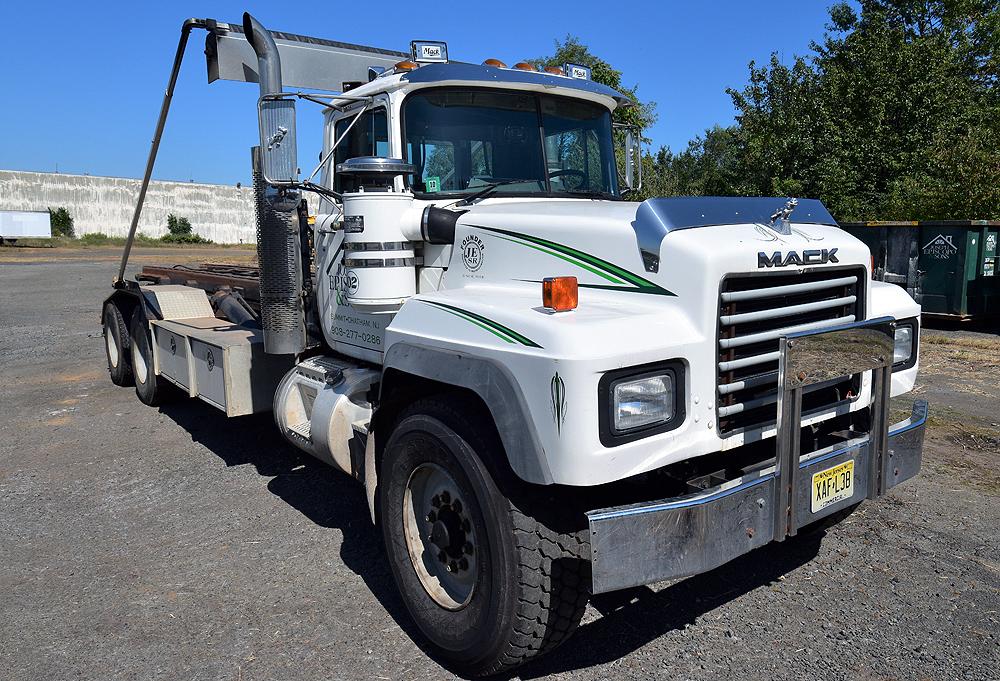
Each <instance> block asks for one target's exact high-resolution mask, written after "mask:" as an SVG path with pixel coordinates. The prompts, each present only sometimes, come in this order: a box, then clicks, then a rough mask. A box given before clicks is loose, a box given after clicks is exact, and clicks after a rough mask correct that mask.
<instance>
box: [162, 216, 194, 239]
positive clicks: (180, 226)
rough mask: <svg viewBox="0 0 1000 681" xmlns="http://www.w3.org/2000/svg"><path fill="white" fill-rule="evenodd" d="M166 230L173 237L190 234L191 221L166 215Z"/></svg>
mask: <svg viewBox="0 0 1000 681" xmlns="http://www.w3.org/2000/svg"><path fill="white" fill-rule="evenodd" d="M167 230H168V231H169V232H170V233H171V234H172V235H174V236H184V235H187V234H190V233H191V221H190V220H188V219H187V218H185V217H178V216H176V215H174V214H173V213H170V214H169V215H167Z"/></svg>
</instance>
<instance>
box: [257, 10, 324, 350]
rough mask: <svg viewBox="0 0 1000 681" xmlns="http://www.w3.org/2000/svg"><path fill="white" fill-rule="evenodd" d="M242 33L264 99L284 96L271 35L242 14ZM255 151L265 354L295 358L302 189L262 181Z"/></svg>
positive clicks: (301, 320) (302, 332)
mask: <svg viewBox="0 0 1000 681" xmlns="http://www.w3.org/2000/svg"><path fill="white" fill-rule="evenodd" d="M243 31H244V33H245V35H246V39H247V42H249V43H250V46H251V47H252V48H253V51H254V52H255V53H256V55H257V72H258V78H259V80H260V94H261V97H264V96H266V95H273V94H277V93H280V92H281V55H280V54H278V46H277V45H276V44H275V42H274V38H273V37H272V36H271V32H270V31H268V30H267V29H266V28H264V26H263V24H261V23H260V22H259V21H257V20H256V19H255V18H254V17H252V16H250V13H249V12H246V13H244V14H243ZM266 144H267V141H266V140H261V145H262V146H261V147H256V148H255V149H254V150H253V154H252V160H253V170H254V173H253V180H254V181H253V189H254V198H255V199H256V201H255V207H256V212H257V261H258V263H260V312H261V315H260V316H261V327H262V328H263V329H264V351H265V352H267V353H268V354H273V355H296V354H298V353H300V352H302V351H303V350H304V349H305V347H306V325H305V307H304V304H303V298H302V279H303V272H306V271H308V269H307V268H306V267H305V266H304V263H303V260H304V254H303V253H302V251H301V241H300V238H299V229H300V222H301V221H300V217H299V211H298V207H299V203H300V201H301V196H300V194H299V192H298V191H296V190H294V189H288V188H278V187H274V186H271V185H269V184H267V183H266V182H265V181H264V173H263V170H262V164H263V161H262V153H261V149H262V147H263V146H264V145H266ZM280 153H285V154H289V158H288V159H287V161H288V166H289V167H292V168H294V167H295V148H294V146H291V145H289V146H287V147H285V148H283V149H282V150H281V152H280Z"/></svg>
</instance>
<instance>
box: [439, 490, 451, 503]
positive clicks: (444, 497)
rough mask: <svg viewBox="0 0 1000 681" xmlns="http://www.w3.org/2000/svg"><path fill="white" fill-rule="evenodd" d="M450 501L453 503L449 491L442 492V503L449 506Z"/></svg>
mask: <svg viewBox="0 0 1000 681" xmlns="http://www.w3.org/2000/svg"><path fill="white" fill-rule="evenodd" d="M449 501H451V495H450V494H448V490H445V491H443V492H441V503H442V504H447V503H448V502H449Z"/></svg>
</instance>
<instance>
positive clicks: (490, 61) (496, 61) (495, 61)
mask: <svg viewBox="0 0 1000 681" xmlns="http://www.w3.org/2000/svg"><path fill="white" fill-rule="evenodd" d="M483 66H495V67H497V68H498V69H505V68H507V65H506V64H504V63H503V62H502V61H500V60H499V59H492V58H490V59H487V60H486V61H484V62H483Z"/></svg>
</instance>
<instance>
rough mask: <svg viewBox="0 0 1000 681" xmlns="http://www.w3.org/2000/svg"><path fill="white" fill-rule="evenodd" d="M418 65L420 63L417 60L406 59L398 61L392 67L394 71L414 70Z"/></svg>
mask: <svg viewBox="0 0 1000 681" xmlns="http://www.w3.org/2000/svg"><path fill="white" fill-rule="evenodd" d="M418 66H420V64H418V63H417V62H415V61H410V60H409V59H404V60H403V61H399V62H396V65H395V66H393V67H392V68H393V70H394V71H396V72H397V73H398V72H399V71H413V70H414V69H416V68H417V67H418Z"/></svg>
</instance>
